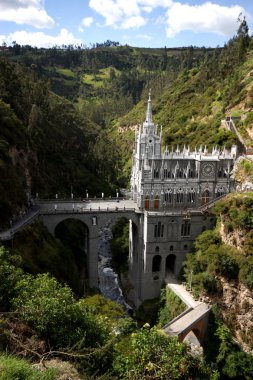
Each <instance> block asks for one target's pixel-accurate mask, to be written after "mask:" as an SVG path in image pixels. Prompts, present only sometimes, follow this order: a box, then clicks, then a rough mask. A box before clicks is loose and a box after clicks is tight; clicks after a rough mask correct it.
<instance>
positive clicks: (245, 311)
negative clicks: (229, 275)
mask: <svg viewBox="0 0 253 380" xmlns="http://www.w3.org/2000/svg"><path fill="white" fill-rule="evenodd" d="M220 283H221V286H222V297H219V298H217V299H216V300H215V301H216V302H217V303H218V305H219V306H220V310H221V313H222V316H223V319H224V321H225V323H226V324H227V325H228V326H229V328H230V329H231V330H232V332H233V335H234V337H235V339H236V340H237V341H238V343H239V344H240V346H241V347H242V348H243V350H244V351H246V352H249V353H251V354H253V291H251V290H250V289H248V288H247V287H246V286H245V285H243V284H242V283H239V284H238V283H237V282H235V281H227V280H226V279H225V278H224V277H221V278H220Z"/></svg>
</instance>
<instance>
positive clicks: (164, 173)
mask: <svg viewBox="0 0 253 380" xmlns="http://www.w3.org/2000/svg"><path fill="white" fill-rule="evenodd" d="M163 175H164V178H168V169H167V168H165V169H163Z"/></svg>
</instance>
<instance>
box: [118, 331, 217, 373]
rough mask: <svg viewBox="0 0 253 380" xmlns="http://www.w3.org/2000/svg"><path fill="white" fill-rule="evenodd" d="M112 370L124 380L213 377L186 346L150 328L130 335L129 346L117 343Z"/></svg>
mask: <svg viewBox="0 0 253 380" xmlns="http://www.w3.org/2000/svg"><path fill="white" fill-rule="evenodd" d="M116 354H117V356H116V357H115V360H114V363H113V368H114V371H115V373H116V374H117V375H118V376H119V378H122V379H131V380H139V379H151V378H152V379H154V380H155V379H157V380H158V379H161V380H162V379H171V380H173V379H178V380H179V379H187V378H190V377H192V376H195V375H196V374H198V375H199V376H200V377H201V376H203V377H201V378H203V379H204V378H210V372H209V369H208V368H205V370H206V371H205V372H204V368H203V365H202V363H201V362H200V360H199V359H198V358H197V357H193V356H191V355H190V354H189V353H188V350H187V347H186V345H184V344H181V343H178V342H177V340H176V339H174V338H169V337H167V336H166V335H165V334H164V333H163V332H162V331H159V330H157V329H156V328H152V329H150V330H149V327H148V326H144V327H143V328H142V329H141V330H139V331H138V332H136V333H133V334H132V335H131V339H130V342H129V343H128V345H127V346H126V345H125V344H124V342H123V344H121V343H118V344H117V345H116Z"/></svg>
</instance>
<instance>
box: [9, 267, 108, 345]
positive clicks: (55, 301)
mask: <svg viewBox="0 0 253 380" xmlns="http://www.w3.org/2000/svg"><path fill="white" fill-rule="evenodd" d="M15 290H16V292H17V296H16V297H15V298H14V299H13V302H12V303H13V307H14V310H15V311H18V312H19V313H20V315H21V318H22V319H23V320H24V321H25V322H27V323H28V324H29V325H30V326H32V327H33V328H34V329H35V330H36V331H37V333H38V334H39V335H40V336H42V337H43V338H47V339H48V340H49V341H50V342H51V344H53V345H54V346H56V347H57V348H60V347H64V348H65V349H67V348H69V347H72V346H74V345H75V346H78V348H79V350H82V349H83V348H84V347H96V346H97V345H99V344H102V343H104V341H105V339H106V336H107V335H108V334H106V330H105V327H104V324H102V321H101V320H100V319H99V317H96V316H94V315H92V314H91V313H89V312H88V311H87V309H86V308H85V307H84V306H83V304H82V303H81V302H76V300H75V299H74V296H73V293H72V291H71V289H70V288H69V287H68V286H67V285H61V284H60V283H58V282H57V280H56V279H55V278H53V277H51V276H50V275H49V274H39V275H37V276H31V275H26V276H24V278H23V279H21V280H20V281H19V282H18V283H17V285H16V289H15Z"/></svg>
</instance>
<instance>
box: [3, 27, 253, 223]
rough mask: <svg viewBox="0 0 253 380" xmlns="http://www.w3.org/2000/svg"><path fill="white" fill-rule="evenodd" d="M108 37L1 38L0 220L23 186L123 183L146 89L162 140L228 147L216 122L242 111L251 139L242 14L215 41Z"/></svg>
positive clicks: (47, 192)
mask: <svg viewBox="0 0 253 380" xmlns="http://www.w3.org/2000/svg"><path fill="white" fill-rule="evenodd" d="M108 45H109V46H108ZM114 45H117V44H108V43H105V44H100V45H97V46H95V47H93V48H91V49H82V48H80V47H73V46H68V47H65V46H64V47H63V48H62V49H59V48H57V47H56V48H53V49H36V48H31V47H30V46H24V47H21V46H20V45H18V44H15V43H14V44H13V46H11V47H6V46H2V48H1V50H0V120H1V130H0V142H1V144H0V154H1V166H0V171H1V173H0V174H1V181H0V191H1V194H3V196H2V197H1V201H0V215H1V218H2V221H1V222H4V219H5V220H8V218H9V217H10V216H11V215H12V214H13V213H14V212H15V210H16V208H17V207H21V206H22V205H23V204H25V189H26V188H31V191H32V194H33V195H35V194H36V193H39V195H40V196H43V197H47V196H50V197H52V196H54V194H56V193H58V194H59V196H69V195H70V192H71V189H72V190H73V193H74V195H76V196H83V195H84V194H85V191H86V189H87V190H88V191H89V194H91V195H96V194H99V193H100V192H101V191H103V192H105V194H106V195H110V194H113V192H114V191H115V189H116V188H118V187H125V186H127V184H128V181H129V174H130V172H129V169H130V166H131V153H132V146H133V131H132V130H133V128H132V127H133V126H135V125H136V124H137V123H141V122H143V118H144V115H145V107H146V98H147V93H148V90H149V88H151V89H152V101H153V115H154V120H155V122H157V123H160V124H162V125H163V130H164V136H163V137H164V144H169V145H171V144H174V145H175V144H180V145H183V144H190V145H191V147H194V145H195V144H196V145H198V144H201V143H202V144H207V145H209V146H210V145H212V144H218V145H221V146H222V145H226V146H230V145H231V144H232V143H233V142H234V141H236V138H235V136H234V135H233V134H232V133H231V132H228V131H226V130H224V129H222V128H220V120H221V119H222V118H223V117H224V116H225V115H227V114H230V113H232V114H236V115H238V114H242V115H243V119H242V121H241V122H240V124H241V125H239V128H241V131H242V133H243V134H244V135H245V136H246V137H247V138H248V137H249V135H250V128H251V123H252V119H253V111H252V106H253V100H252V99H253V82H252V78H253V77H252V76H251V71H252V69H253V40H252V38H250V37H249V36H248V29H247V24H246V22H245V21H243V22H242V23H241V25H240V27H239V30H238V34H237V36H235V37H234V38H233V39H232V40H231V41H230V42H229V43H228V44H227V45H226V46H225V47H223V48H216V49H206V48H193V47H189V48H181V49H167V48H162V49H140V48H134V47H130V46H114ZM6 189H10V190H9V191H6Z"/></svg>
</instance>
